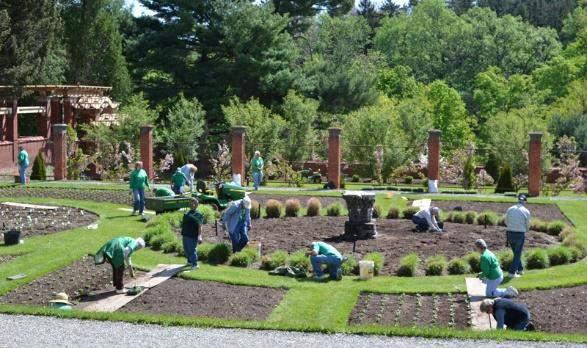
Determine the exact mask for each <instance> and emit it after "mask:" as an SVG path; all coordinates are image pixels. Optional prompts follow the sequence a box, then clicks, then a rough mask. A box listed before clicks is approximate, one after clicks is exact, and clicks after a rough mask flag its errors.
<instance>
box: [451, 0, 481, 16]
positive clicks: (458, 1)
mask: <svg viewBox="0 0 587 348" xmlns="http://www.w3.org/2000/svg"><path fill="white" fill-rule="evenodd" d="M474 5H475V0H448V6H449V7H450V8H452V9H453V11H455V12H456V14H458V15H460V14H463V13H465V12H467V10H469V9H470V8H472V7H473V6H474Z"/></svg>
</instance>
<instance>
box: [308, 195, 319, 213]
mask: <svg viewBox="0 0 587 348" xmlns="http://www.w3.org/2000/svg"><path fill="white" fill-rule="evenodd" d="M306 206H307V208H306V215H307V216H319V215H320V209H322V203H321V202H320V200H319V199H318V198H314V197H312V198H310V199H308V203H306Z"/></svg>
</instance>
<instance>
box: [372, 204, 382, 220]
mask: <svg viewBox="0 0 587 348" xmlns="http://www.w3.org/2000/svg"><path fill="white" fill-rule="evenodd" d="M381 215H382V212H381V207H380V206H379V205H377V204H375V205H374V206H373V218H374V219H378V218H380V217H381Z"/></svg>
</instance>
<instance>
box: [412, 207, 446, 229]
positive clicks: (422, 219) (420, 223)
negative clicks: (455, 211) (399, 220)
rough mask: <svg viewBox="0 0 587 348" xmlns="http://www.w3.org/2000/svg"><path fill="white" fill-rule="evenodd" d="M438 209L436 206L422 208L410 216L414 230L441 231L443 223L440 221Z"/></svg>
mask: <svg viewBox="0 0 587 348" xmlns="http://www.w3.org/2000/svg"><path fill="white" fill-rule="evenodd" d="M439 219H440V209H439V208H438V207H430V208H424V209H421V210H420V211H418V212H417V213H416V214H414V216H412V222H413V223H415V224H416V232H427V231H428V230H429V229H430V230H432V232H443V227H444V224H443V223H442V222H440V221H438V220H439Z"/></svg>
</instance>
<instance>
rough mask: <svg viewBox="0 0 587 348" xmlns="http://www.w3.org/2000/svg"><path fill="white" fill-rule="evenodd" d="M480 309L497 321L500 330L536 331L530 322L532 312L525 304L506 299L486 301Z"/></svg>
mask: <svg viewBox="0 0 587 348" xmlns="http://www.w3.org/2000/svg"><path fill="white" fill-rule="evenodd" d="M480 309H481V312H483V313H487V314H491V315H493V318H495V321H497V328H498V329H500V330H503V329H505V328H507V329H508V330H516V331H534V330H535V328H534V324H532V323H531V322H530V319H531V317H530V311H529V310H528V307H527V306H526V305H525V304H523V303H520V302H515V301H513V300H510V299H506V298H497V299H495V300H492V299H485V300H483V301H482V302H481V307H480ZM504 326H505V327H504Z"/></svg>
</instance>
